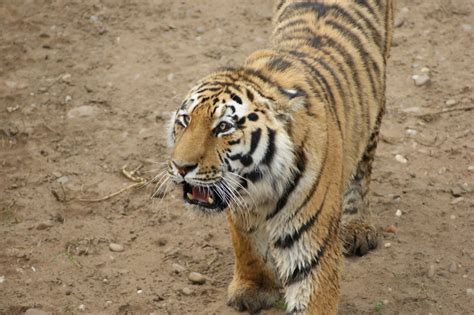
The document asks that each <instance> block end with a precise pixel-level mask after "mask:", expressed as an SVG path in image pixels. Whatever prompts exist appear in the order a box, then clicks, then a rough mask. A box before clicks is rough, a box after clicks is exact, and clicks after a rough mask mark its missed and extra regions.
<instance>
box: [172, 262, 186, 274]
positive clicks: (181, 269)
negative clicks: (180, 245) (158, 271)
mask: <svg viewBox="0 0 474 315" xmlns="http://www.w3.org/2000/svg"><path fill="white" fill-rule="evenodd" d="M171 269H173V271H174V273H181V272H184V271H186V268H185V267H183V266H181V265H180V264H172V265H171Z"/></svg>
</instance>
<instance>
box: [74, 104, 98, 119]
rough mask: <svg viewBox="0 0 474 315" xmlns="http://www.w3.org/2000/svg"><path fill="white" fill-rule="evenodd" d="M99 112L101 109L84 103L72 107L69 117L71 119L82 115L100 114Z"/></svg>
mask: <svg viewBox="0 0 474 315" xmlns="http://www.w3.org/2000/svg"><path fill="white" fill-rule="evenodd" d="M99 112H100V110H99V109H98V108H97V107H95V106H90V105H84V106H79V107H76V108H73V109H71V110H70V111H69V112H68V113H67V117H68V118H70V119H72V118H80V117H91V116H94V115H97V114H99Z"/></svg>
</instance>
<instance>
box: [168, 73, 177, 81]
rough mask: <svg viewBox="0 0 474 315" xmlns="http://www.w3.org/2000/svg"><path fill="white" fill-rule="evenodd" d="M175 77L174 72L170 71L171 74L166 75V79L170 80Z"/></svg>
mask: <svg viewBox="0 0 474 315" xmlns="http://www.w3.org/2000/svg"><path fill="white" fill-rule="evenodd" d="M174 77H175V75H174V73H170V74H168V76H167V77H166V79H167V80H168V81H169V82H171V81H174Z"/></svg>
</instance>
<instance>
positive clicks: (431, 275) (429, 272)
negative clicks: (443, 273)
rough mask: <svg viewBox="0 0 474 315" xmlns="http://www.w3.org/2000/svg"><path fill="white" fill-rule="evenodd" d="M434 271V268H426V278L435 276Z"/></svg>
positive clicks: (432, 266) (431, 266)
mask: <svg viewBox="0 0 474 315" xmlns="http://www.w3.org/2000/svg"><path fill="white" fill-rule="evenodd" d="M435 271H436V270H435V266H434V265H430V267H429V268H428V278H433V277H434V275H435Z"/></svg>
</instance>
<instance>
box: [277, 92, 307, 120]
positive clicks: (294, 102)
mask: <svg viewBox="0 0 474 315" xmlns="http://www.w3.org/2000/svg"><path fill="white" fill-rule="evenodd" d="M284 93H285V96H286V97H287V98H286V99H285V100H284V101H283V102H284V103H285V104H284V105H282V106H278V107H279V108H278V109H277V110H276V112H277V116H276V117H277V119H278V120H280V121H281V122H283V123H288V122H289V121H290V120H291V116H292V115H293V113H295V112H297V111H298V110H300V109H302V108H304V107H305V105H306V101H307V96H306V93H304V92H303V91H298V90H290V89H285V90H284Z"/></svg>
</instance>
